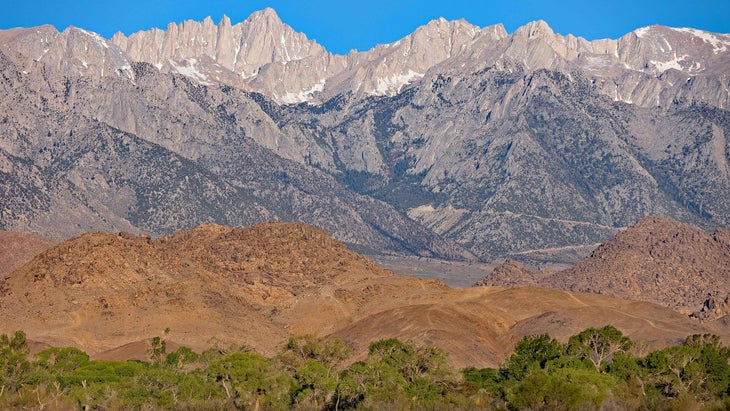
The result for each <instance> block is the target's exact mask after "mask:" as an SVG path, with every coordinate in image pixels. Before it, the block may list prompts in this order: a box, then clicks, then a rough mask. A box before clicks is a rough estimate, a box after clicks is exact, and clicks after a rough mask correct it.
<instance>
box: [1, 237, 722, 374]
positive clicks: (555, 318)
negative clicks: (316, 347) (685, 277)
mask: <svg viewBox="0 0 730 411" xmlns="http://www.w3.org/2000/svg"><path fill="white" fill-rule="evenodd" d="M0 315H2V318H3V322H2V324H0V332H11V331H13V330H16V329H23V330H25V331H26V332H27V334H28V337H29V338H30V339H32V340H34V341H38V342H41V343H46V344H50V345H54V346H59V345H60V346H65V345H74V346H77V347H80V348H82V349H84V350H87V351H89V352H90V353H92V354H96V353H102V356H104V355H111V354H110V350H111V352H113V353H116V354H114V355H117V356H118V355H121V354H122V353H127V355H130V356H139V355H144V353H143V352H135V348H134V347H138V348H139V347H141V348H142V349H143V348H144V344H139V342H141V341H144V340H147V339H149V338H151V337H152V336H155V335H161V333H162V331H163V330H164V329H165V328H167V327H169V328H170V329H171V331H170V333H169V334H168V335H167V336H166V338H167V339H168V340H170V341H173V342H175V343H178V344H185V345H188V346H192V347H194V348H198V349H202V348H207V347H210V346H212V345H215V344H219V345H220V346H223V347H225V346H227V345H229V344H231V343H236V344H245V345H247V346H250V347H253V348H254V349H256V350H257V351H258V352H261V353H264V354H266V355H272V354H273V353H275V352H276V351H277V350H278V349H279V348H280V347H281V345H283V344H284V343H285V342H286V340H287V339H288V337H289V336H290V335H299V334H307V333H313V334H318V335H322V336H327V335H335V336H339V337H341V338H343V339H344V340H345V341H346V342H348V343H349V344H351V345H353V346H354V347H355V348H356V352H355V354H354V357H353V359H356V358H360V357H361V356H363V355H365V353H366V350H367V346H368V344H369V342H371V341H374V340H377V339H381V338H391V337H397V338H403V339H413V340H414V341H416V342H419V343H425V344H433V345H436V346H440V347H442V348H443V349H444V350H445V351H446V352H447V353H449V355H450V361H451V362H452V364H454V365H455V366H458V367H463V366H467V365H472V366H492V367H494V366H497V365H498V364H500V363H501V362H502V361H504V359H505V357H506V355H508V353H510V352H511V350H512V347H513V345H514V344H515V343H516V342H517V341H519V339H520V338H521V337H522V336H524V335H527V334H535V333H544V332H549V333H551V334H553V335H554V336H555V337H557V338H560V339H561V340H565V339H566V338H567V337H568V336H569V335H572V334H575V333H577V332H578V331H580V330H582V329H584V328H586V327H588V326H602V325H604V324H606V323H611V324H614V325H615V326H617V327H619V328H620V329H622V330H623V331H624V332H625V333H626V334H627V335H629V336H631V337H632V338H637V339H642V340H646V341H648V342H650V343H651V344H652V345H663V344H668V343H675V342H677V341H679V340H681V339H683V338H684V337H685V336H686V335H688V334H692V333H701V332H710V331H712V330H711V329H710V328H707V327H705V326H703V325H700V324H699V323H696V322H693V321H691V320H689V319H687V318H686V316H681V315H679V314H677V313H676V312H674V311H672V310H669V309H666V308H662V307H660V306H657V305H654V304H649V303H641V302H632V301H626V300H620V299H616V298H610V297H606V296H595V295H590V294H580V293H570V292H565V291H558V290H546V289H540V288H518V289H501V288H488V287H479V288H467V289H452V288H449V287H447V286H445V285H444V284H442V283H440V282H438V281H434V280H419V279H415V278H412V277H408V276H400V275H395V274H393V273H391V272H389V271H386V270H384V269H382V268H380V267H378V266H376V265H375V264H373V263H372V262H371V261H369V260H367V259H365V258H363V257H362V256H360V255H358V254H356V253H354V252H353V251H351V250H349V249H347V248H346V247H345V246H344V245H343V244H342V243H340V242H339V241H337V240H334V239H332V238H330V237H329V236H328V235H327V233H326V232H324V231H323V230H319V229H315V228H313V227H311V226H307V225H304V224H298V223H288V224H284V223H265V224H261V225H257V226H254V227H251V228H247V229H232V228H228V227H223V226H219V225H215V224H208V225H204V226H200V227H197V228H194V229H192V230H189V231H183V232H177V233H174V234H172V235H170V236H167V237H161V238H157V239H151V238H149V237H147V236H144V235H133V234H129V233H119V234H110V233H100V232H94V233H86V234H83V235H81V236H78V237H75V238H73V239H71V240H68V241H64V242H62V243H60V244H58V245H57V246H55V247H54V248H52V249H50V250H48V251H46V252H44V253H42V254H40V255H39V256H37V257H36V258H35V259H33V261H32V262H30V263H28V264H26V265H25V266H23V267H22V268H20V269H18V270H16V271H15V272H14V273H13V274H12V275H10V276H9V277H8V278H7V279H4V280H3V281H2V283H0ZM556 325H560V326H559V327H556ZM119 347H121V348H119ZM117 348H118V349H117Z"/></svg>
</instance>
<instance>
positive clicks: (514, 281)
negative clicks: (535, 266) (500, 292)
mask: <svg viewBox="0 0 730 411" xmlns="http://www.w3.org/2000/svg"><path fill="white" fill-rule="evenodd" d="M540 275H541V274H540V273H538V272H535V271H533V270H530V269H529V268H527V267H525V266H524V265H523V264H521V263H520V262H518V261H514V260H505V261H504V262H503V263H502V264H500V265H498V266H497V267H496V268H495V269H494V270H492V272H491V273H489V275H487V276H485V277H483V278H481V279H480V280H479V281H477V282H476V283H475V284H474V287H482V286H503V287H513V286H537V285H538V282H539V279H538V277H540Z"/></svg>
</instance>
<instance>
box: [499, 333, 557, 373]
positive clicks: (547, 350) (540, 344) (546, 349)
mask: <svg viewBox="0 0 730 411" xmlns="http://www.w3.org/2000/svg"><path fill="white" fill-rule="evenodd" d="M564 354H565V346H564V345H563V344H561V343H559V342H558V341H557V340H556V339H554V338H550V336H548V335H547V334H542V335H528V336H525V337H524V338H522V340H520V342H518V343H517V345H516V346H515V352H514V354H512V355H511V356H510V357H509V359H508V360H507V363H506V364H505V365H504V366H503V367H502V368H501V369H500V373H501V374H502V375H503V376H504V378H512V379H515V380H521V379H522V378H524V377H525V375H527V373H528V372H529V371H530V370H532V369H545V367H546V365H547V364H548V362H550V361H553V360H557V359H558V358H560V357H562V356H563V355H564Z"/></svg>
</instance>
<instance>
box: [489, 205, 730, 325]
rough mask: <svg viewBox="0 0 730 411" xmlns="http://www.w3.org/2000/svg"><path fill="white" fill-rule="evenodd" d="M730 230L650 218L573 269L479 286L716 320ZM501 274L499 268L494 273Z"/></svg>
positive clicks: (518, 273)
mask: <svg viewBox="0 0 730 411" xmlns="http://www.w3.org/2000/svg"><path fill="white" fill-rule="evenodd" d="M729 234H730V232H728V230H726V229H724V228H718V229H717V230H716V231H715V232H714V233H708V232H705V231H703V230H700V229H697V228H695V227H692V226H690V225H687V224H682V223H680V222H677V221H674V220H670V219H667V218H660V217H647V218H644V219H642V220H640V221H639V222H638V223H636V224H634V225H632V226H630V227H628V228H627V229H626V230H624V231H622V232H621V233H619V234H617V235H616V236H614V237H613V238H611V239H610V240H608V241H606V242H605V243H603V244H601V245H600V246H598V247H597V248H596V249H595V250H594V251H593V252H592V253H591V254H590V255H589V256H588V257H586V258H584V259H583V260H581V261H580V262H578V263H577V264H576V265H575V266H573V267H571V268H568V269H566V270H563V271H559V272H556V273H552V274H545V275H534V274H533V273H531V272H529V271H528V272H527V273H526V274H525V273H524V271H523V270H520V269H519V268H518V269H512V270H501V271H499V272H500V273H501V274H503V275H494V274H493V275H490V276H487V277H485V278H484V279H483V280H482V281H480V283H485V284H488V285H506V286H515V285H539V286H541V287H550V288H557V289H563V290H572V291H582V292H590V293H597V294H607V295H612V296H617V297H620V298H627V299H633V300H643V301H651V302H654V303H658V304H661V305H664V306H667V307H671V308H674V309H678V310H680V311H683V312H686V313H688V314H689V313H692V312H694V314H693V317H695V318H702V319H711V320H712V319H716V318H719V317H722V316H724V315H726V314H728V313H727V312H725V310H726V308H727V307H726V304H725V303H723V302H722V301H724V300H723V298H725V296H724V295H723V294H724V292H725V291H724V290H727V289H728V287H730V241H728V240H729V239H730V236H729ZM495 271H497V270H495Z"/></svg>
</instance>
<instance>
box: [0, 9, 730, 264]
mask: <svg viewBox="0 0 730 411" xmlns="http://www.w3.org/2000/svg"><path fill="white" fill-rule="evenodd" d="M728 44H730V38H729V37H728V36H727V35H724V34H717V33H707V32H703V31H699V30H694V29H673V28H667V27H660V26H652V27H647V28H641V29H637V30H635V31H634V32H631V33H628V34H626V35H625V36H623V37H622V38H620V39H617V40H609V39H605V40H596V41H592V42H589V41H586V40H584V39H581V38H578V37H574V36H570V35H568V36H561V35H558V34H555V33H554V32H553V31H552V30H551V29H550V27H549V26H548V25H547V24H546V23H545V22H541V21H537V22H533V23H530V24H527V25H526V26H524V27H521V28H519V29H518V30H516V31H515V32H514V33H512V34H507V33H506V31H505V30H504V28H503V27H501V26H500V25H496V26H491V27H485V28H479V27H476V26H473V25H470V24H469V23H467V22H465V21H452V22H448V21H445V20H443V19H438V20H434V21H432V22H429V23H428V24H426V25H424V26H422V27H420V28H418V29H417V30H416V31H415V32H414V33H412V34H411V35H409V36H407V37H405V38H403V39H401V40H400V41H397V42H395V43H392V44H388V45H381V46H377V47H375V48H373V49H372V50H369V51H366V52H353V53H350V54H349V55H347V56H335V55H331V54H329V53H328V52H327V51H326V50H324V49H323V48H322V47H321V46H319V45H317V44H316V43H315V42H313V41H310V40H308V39H307V38H306V37H305V36H304V35H302V34H300V33H296V32H295V31H294V30H293V29H291V28H290V27H288V26H286V25H285V24H284V23H283V22H281V20H279V18H278V16H276V13H275V12H274V11H273V10H271V9H267V10H263V11H261V12H257V13H254V14H253V15H252V16H251V17H249V18H248V19H247V20H245V21H244V22H241V23H238V24H231V22H230V21H229V20H228V19H227V18H224V19H222V20H221V22H220V23H219V24H218V25H215V24H214V23H213V22H212V20H210V19H207V20H206V21H204V22H192V21H188V22H185V23H182V24H179V25H177V24H171V25H170V26H169V27H168V28H167V30H164V31H163V30H158V29H154V30H150V31H147V32H140V33H134V34H131V35H130V36H129V37H126V36H124V35H121V34H120V35H117V36H115V38H114V39H113V41H107V40H105V39H103V38H101V37H99V36H98V35H95V34H94V33H89V32H87V31H84V30H81V29H76V28H69V29H67V30H65V31H64V32H62V33H59V32H57V31H55V29H53V28H52V27H49V26H43V27H38V28H34V29H14V30H9V31H6V32H3V33H1V34H0V51H1V52H2V56H0V58H1V60H0V64H1V65H2V72H1V73H2V76H3V92H4V93H5V95H6V96H7V97H6V98H4V99H3V102H2V103H1V104H2V107H3V110H4V115H3V122H2V123H0V133H2V134H1V135H2V140H0V148H2V150H4V151H0V171H1V172H2V173H3V174H2V175H0V178H1V179H2V184H0V190H1V191H0V195H2V198H3V200H4V201H3V203H2V204H3V206H4V209H3V214H2V221H1V223H2V225H1V226H2V227H5V228H11V229H17V230H26V231H31V232H35V233H39V234H44V235H49V236H54V237H55V238H64V237H66V236H68V235H70V234H77V233H79V232H81V231H84V230H87V229H114V230H116V229H123V230H129V231H135V230H141V231H147V232H150V233H154V234H163V233H169V232H171V231H172V230H174V229H180V228H187V227H191V226H194V225H196V224H199V223H204V222H209V221H217V222H219V223H225V224H231V225H238V226H243V225H249V224H252V223H256V222H260V221H264V220H271V219H279V220H302V221H306V222H308V223H312V224H315V225H317V226H320V227H323V228H326V229H328V230H329V231H330V232H332V233H333V235H335V236H336V237H337V238H339V239H342V240H345V241H347V242H349V243H353V244H357V245H358V246H360V247H362V249H363V250H365V249H366V248H367V247H369V248H371V251H372V252H377V253H380V252H398V253H407V254H418V255H428V256H437V257H445V258H467V259H468V258H472V256H473V255H476V256H477V257H479V258H481V259H484V260H494V259H497V258H503V257H510V258H513V259H517V260H521V261H524V262H532V263H543V262H552V263H555V262H558V263H572V262H575V261H577V260H578V259H579V258H580V257H582V256H584V255H585V254H587V253H588V252H590V250H591V249H592V248H593V247H595V246H596V245H597V244H598V243H600V242H603V241H605V240H606V239H607V238H609V237H610V236H612V235H613V234H615V233H616V232H617V231H618V230H620V229H621V228H623V227H626V226H628V225H630V224H633V223H634V222H636V221H637V220H638V219H640V218H642V217H644V216H647V215H663V216H668V217H671V218H674V219H678V220H681V221H684V222H687V223H692V224H695V225H698V226H701V227H703V228H708V229H711V228H714V227H717V226H727V225H728V224H730V220H729V219H730V188H729V187H730V168H728V162H729V161H730V144H729V143H728V138H727V136H728V135H729V134H730V114H728V111H727V107H728V97H729V96H730V94H728V93H730V92H728V81H729V78H728V76H727V68H728V65H729V63H728V56H730V51H729V50H728ZM299 102H306V103H307V104H295V103H299ZM6 118H7V120H5V119H6ZM75 127H76V128H78V129H79V130H83V133H85V134H84V136H81V137H83V139H82V140H83V141H82V142H81V143H80V144H81V146H84V145H90V146H91V147H93V149H90V148H83V147H81V146H79V147H76V148H74V149H78V150H86V151H87V152H88V154H87V155H86V156H85V157H84V162H81V163H78V160H77V159H76V158H77V157H72V158H71V159H69V158H67V157H65V154H64V152H65V149H66V148H65V147H66V145H64V142H65V141H66V139H69V138H70V137H72V133H73V137H74V139H76V138H79V136H78V133H79V130H74V128H75ZM105 128H108V130H109V132H110V133H112V134H110V135H114V136H121V135H122V134H114V132H116V130H121V132H123V133H126V135H128V136H129V138H137V139H139V144H141V145H147V144H151V145H152V146H154V148H149V149H147V148H145V149H144V150H141V151H140V152H134V153H135V154H134V155H133V156H132V157H134V156H136V155H137V154H138V153H146V154H144V155H143V158H141V159H135V158H133V159H132V160H131V161H130V164H133V165H134V168H132V169H125V166H124V165H123V164H121V163H120V161H121V160H120V159H121V158H123V156H122V155H118V154H115V153H111V154H110V153H108V152H104V153H96V151H94V150H97V151H99V150H104V151H109V147H116V146H115V145H114V144H101V145H95V143H94V137H93V136H94V133H97V132H99V133H100V131H97V129H98V130H101V129H105ZM102 135H104V134H103V133H102ZM110 139H111V140H110V141H116V139H118V137H110ZM52 146H53V147H54V148H53V149H51V147H52ZM119 149H120V150H122V148H121V147H119ZM157 152H159V153H165V154H159V155H164V156H170V157H167V158H168V159H171V158H173V157H175V156H177V157H175V158H179V164H181V166H180V167H172V168H170V167H168V166H165V165H164V164H158V163H157V162H156V161H157V160H154V159H148V158H147V157H146V156H148V155H151V153H157ZM76 155H77V154H74V156H76ZM155 155H157V154H155ZM79 158H80V157H79ZM97 158H98V159H100V160H98V161H102V160H101V159H103V161H104V162H105V163H104V164H98V165H93V166H89V165H87V164H90V163H89V162H91V163H93V162H95V161H97ZM148 160H149V161H148ZM115 161H116V163H115ZM175 161H178V160H175ZM54 162H55V163H54ZM170 162H172V160H170ZM107 163H108V164H110V165H111V164H113V165H114V167H113V168H114V170H117V169H118V168H121V169H122V171H121V174H123V178H122V177H120V176H118V175H117V174H119V173H117V174H114V172H112V168H111V167H110V166H109V167H107V166H105V164H107ZM147 163H149V164H150V165H153V167H152V168H149V169H148V168H147V167H146V164H147ZM174 163H175V164H177V162H174ZM48 164H57V165H55V166H54V168H49V166H48ZM69 167H74V172H73V173H66V171H67V170H69ZM156 169H160V170H164V171H165V172H168V171H169V172H172V173H173V175H174V177H173V178H172V180H173V183H172V184H171V185H170V186H165V187H158V185H160V184H161V180H160V179H159V178H157V179H155V176H154V174H155V172H154V170H156ZM88 170H95V171H94V174H93V175H91V174H90V175H86V174H88V172H89V171H88ZM143 170H144V171H143ZM137 172H139V173H140V176H136V175H135V173H137ZM188 173H191V174H188ZM92 177H93V180H92V181H95V182H97V181H101V180H99V178H102V177H103V180H104V182H103V183H100V184H98V185H96V184H91V183H89V184H80V182H81V181H82V180H83V179H89V180H91V179H92ZM191 178H192V180H191ZM69 181H70V182H69ZM190 181H193V183H190ZM120 182H121V183H120ZM120 184H121V185H120ZM107 185H108V186H109V188H106V186H107ZM228 192H231V193H232V194H231V195H230V196H229V195H227V194H225V193H228ZM131 193H134V194H133V195H132V194H131ZM224 197H225V198H224ZM147 199H149V201H147ZM72 205H73V208H74V209H77V210H79V211H70V212H66V211H64V210H67V209H70V208H71V206H72ZM125 207H126V209H125ZM53 210H61V211H58V212H56V211H53ZM125 210H126V211H125ZM175 210H184V212H182V213H181V215H180V216H176V215H175ZM239 210H240V212H239ZM54 213H56V214H54ZM406 216H408V217H410V218H408V217H406ZM36 223H37V225H34V224H36ZM44 230H46V231H44Z"/></svg>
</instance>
